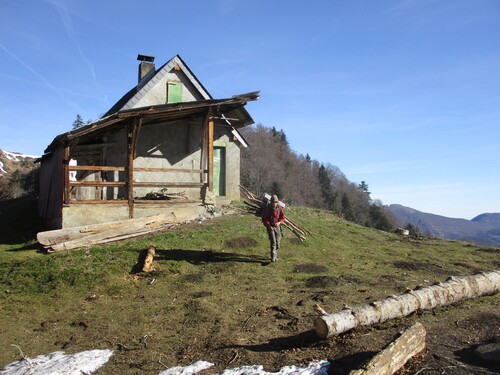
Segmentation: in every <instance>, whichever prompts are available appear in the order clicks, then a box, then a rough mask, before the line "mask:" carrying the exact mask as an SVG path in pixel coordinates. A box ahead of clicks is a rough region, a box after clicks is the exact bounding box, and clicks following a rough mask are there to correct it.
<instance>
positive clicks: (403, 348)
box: [349, 323, 426, 375]
mask: <svg viewBox="0 0 500 375" xmlns="http://www.w3.org/2000/svg"><path fill="white" fill-rule="evenodd" d="M425 334H426V332H425V328H424V326H423V325H422V324H420V323H415V324H414V325H413V326H411V327H410V328H408V329H407V330H406V331H404V332H403V333H402V334H401V336H399V337H398V338H397V339H396V340H395V341H393V342H391V343H390V344H389V345H388V346H387V347H386V348H385V349H384V350H382V351H381V352H380V353H378V354H377V355H376V356H375V357H373V358H372V359H371V360H370V361H369V362H368V363H367V364H365V365H364V366H363V367H362V368H361V369H359V370H354V371H351V372H350V374H349V375H391V374H394V373H395V372H396V371H398V370H399V369H400V368H401V367H403V365H404V364H405V363H406V362H407V361H408V360H409V359H410V358H412V357H413V356H414V355H416V354H418V353H420V352H421V351H422V350H424V349H425Z"/></svg>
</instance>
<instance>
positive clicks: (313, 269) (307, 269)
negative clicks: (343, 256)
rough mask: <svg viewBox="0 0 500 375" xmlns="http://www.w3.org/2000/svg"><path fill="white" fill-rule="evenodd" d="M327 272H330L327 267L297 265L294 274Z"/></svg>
mask: <svg viewBox="0 0 500 375" xmlns="http://www.w3.org/2000/svg"><path fill="white" fill-rule="evenodd" d="M326 271H328V268H327V267H325V266H322V265H320V264H315V263H303V264H297V265H296V266H295V267H294V268H293V272H298V273H324V272H326Z"/></svg>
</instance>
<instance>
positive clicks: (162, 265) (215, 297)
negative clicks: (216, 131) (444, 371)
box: [0, 208, 500, 374]
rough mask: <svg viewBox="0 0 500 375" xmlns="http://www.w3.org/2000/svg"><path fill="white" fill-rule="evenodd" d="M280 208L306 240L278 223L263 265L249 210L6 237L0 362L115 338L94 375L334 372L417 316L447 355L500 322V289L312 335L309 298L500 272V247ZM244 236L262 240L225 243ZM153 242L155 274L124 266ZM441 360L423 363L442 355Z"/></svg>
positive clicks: (432, 345) (370, 295)
mask: <svg viewBox="0 0 500 375" xmlns="http://www.w3.org/2000/svg"><path fill="white" fill-rule="evenodd" d="M288 214H289V215H290V217H291V218H292V219H293V220H294V221H296V222H298V223H300V224H301V225H303V226H304V227H307V228H309V229H310V230H311V231H312V232H313V234H314V237H310V238H308V240H307V241H306V242H304V243H297V242H296V241H295V240H294V238H293V236H292V235H291V234H290V233H289V232H288V233H285V238H284V240H283V246H282V247H283V248H282V250H281V251H280V254H279V261H278V263H276V264H270V265H264V264H265V262H267V260H268V257H269V255H268V253H269V251H268V241H267V235H266V233H265V230H264V228H263V227H262V226H261V224H260V222H259V220H258V219H257V218H256V217H253V216H250V215H243V216H241V215H228V216H223V217H220V218H217V219H213V220H209V221H206V222H204V223H203V224H196V225H190V226H186V227H181V228H179V229H177V230H172V231H169V232H165V233H162V234H159V235H157V236H154V237H150V238H145V239H140V240H137V241H130V242H127V243H118V244H113V245H109V246H102V247H92V248H89V249H82V250H77V251H72V252H68V253H61V254H51V255H44V254H41V253H37V252H36V251H35V250H33V246H31V245H30V243H27V244H22V243H17V244H12V243H4V244H0V301H1V302H0V303H1V305H0V318H1V319H0V332H2V340H1V343H0V366H1V365H4V364H7V363H10V362H11V361H13V360H16V359H19V352H18V350H17V349H16V348H15V347H13V346H11V344H15V345H18V346H19V347H20V348H22V350H23V352H24V354H25V355H26V356H28V357H34V356H36V355H39V354H45V353H49V352H53V351H56V350H64V351H66V352H77V351H81V350H87V349H95V348H102V349H104V348H110V349H114V350H115V355H114V356H113V357H112V359H111V361H110V362H109V363H108V364H107V365H106V366H105V367H104V368H103V369H102V370H101V371H99V374H116V373H144V374H158V373H159V372H160V371H162V370H164V369H165V367H164V365H165V366H176V365H181V364H189V363H191V362H193V361H196V360H200V359H204V360H209V361H212V362H214V363H215V364H216V366H215V367H214V368H213V370H214V371H215V370H220V369H223V368H226V367H237V366H242V365H249V364H262V365H264V367H265V369H267V370H276V369H278V368H280V367H281V366H283V365H291V364H300V363H303V362H307V361H309V360H311V359H329V360H331V361H334V363H335V366H336V368H337V369H339V370H338V371H339V373H341V372H342V371H343V370H342V368H343V366H344V365H345V363H347V362H349V361H348V360H347V359H354V360H358V359H359V358H355V357H356V355H357V354H356V355H354V354H355V353H359V352H364V353H366V352H374V351H378V350H380V349H382V348H383V347H384V346H385V345H386V344H387V343H388V342H389V341H390V340H392V339H393V338H394V336H395V335H396V334H397V332H398V331H399V330H400V329H401V328H404V327H407V326H409V325H410V324H411V323H413V322H415V321H417V320H418V321H420V322H422V323H423V324H424V326H425V327H426V328H427V329H428V330H429V336H428V346H429V350H430V351H431V352H432V353H433V354H435V353H437V354H439V353H441V354H439V355H441V357H443V358H448V357H447V356H448V355H451V354H450V353H449V351H450V350H452V349H450V348H451V347H456V348H463V347H464V345H465V344H464V343H466V342H468V343H469V344H468V345H471V344H474V343H478V342H480V341H481V340H484V339H487V338H488V337H491V335H493V334H495V333H496V332H495V329H496V330H497V329H498V325H499V323H500V318H499V314H498V307H497V306H498V305H499V302H500V298H499V296H498V295H496V296H492V297H484V298H480V299H477V300H474V301H468V302H466V303H463V304H461V305H458V306H453V307H445V308H440V309H438V312H437V313H436V314H432V313H424V314H415V315H413V316H410V317H407V318H403V319H397V320H395V321H392V322H387V323H384V324H380V325H377V326H376V327H362V328H359V329H357V330H355V331H354V332H352V333H348V334H346V335H343V336H341V337H339V338H334V339H330V340H323V341H322V340H318V339H316V338H315V335H314V332H312V331H311V329H312V328H313V326H312V321H313V318H314V313H313V309H312V306H313V305H314V304H316V303H320V304H321V306H322V307H323V308H325V310H327V311H331V312H334V311H337V310H340V309H341V308H342V306H343V304H348V305H351V306H352V305H356V304H362V303H366V302H369V301H374V300H378V299H381V298H384V297H386V296H387V295H390V294H397V293H401V292H403V291H404V290H405V289H406V288H408V287H409V288H413V287H415V286H417V285H419V284H420V285H426V284H431V283H433V282H436V281H443V280H445V279H446V277H447V276H449V275H468V274H471V273H473V272H475V271H477V270H491V269H498V268H500V258H499V256H498V255H499V250H498V249H486V248H479V247H475V246H470V245H468V244H464V243H461V242H453V241H441V240H431V239H421V240H410V239H403V238H401V237H399V236H397V235H393V234H389V233H384V232H380V231H376V230H372V229H367V228H363V227H360V226H357V225H355V224H352V223H348V222H346V221H343V220H341V219H339V218H337V217H336V216H334V215H331V214H329V213H326V212H323V211H319V210H311V209H299V208H297V209H289V210H288ZM241 237H245V238H253V239H255V240H256V243H255V245H254V246H250V247H229V246H228V244H227V243H228V241H230V240H234V239H235V238H241ZM11 242H12V241H11ZM235 242H236V243H237V242H238V241H235ZM151 243H153V244H155V245H156V246H157V254H156V257H155V262H156V266H157V271H156V272H155V273H154V274H152V275H141V274H132V273H131V271H132V270H133V269H134V266H135V265H136V263H137V260H138V255H139V252H140V251H141V250H143V249H145V248H146V247H147V245H149V244H151ZM471 327H473V328H471ZM474 327H475V328H474ZM492 327H493V328H492ZM494 327H497V328H494ZM443 343H444V344H443ZM445 350H448V352H446V351H445ZM447 353H448V354H447ZM445 354H446V355H445ZM353 355H354V356H353ZM436 358H438V359H439V356H438V357H436V356H434V357H430V356H427V357H426V359H424V360H425V361H427V362H425V363H428V362H429V361H431V362H432V361H434V362H432V363H431V364H430V365H429V364H427V365H428V366H435V367H439V366H442V367H445V366H446V365H448V366H449V363H448V364H446V363H445V362H444V363H435V362H436V361H438V360H436ZM438 362H439V361H438ZM429 363H430V362H429ZM457 369H458V370H460V368H459V367H457ZM456 373H459V372H456ZM464 373H465V372H464Z"/></svg>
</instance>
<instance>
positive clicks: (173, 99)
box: [167, 81, 182, 104]
mask: <svg viewBox="0 0 500 375" xmlns="http://www.w3.org/2000/svg"><path fill="white" fill-rule="evenodd" d="M180 102H182V82H177V81H169V82H167V104H170V103H180Z"/></svg>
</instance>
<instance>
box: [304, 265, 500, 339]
mask: <svg viewBox="0 0 500 375" xmlns="http://www.w3.org/2000/svg"><path fill="white" fill-rule="evenodd" d="M499 290H500V271H492V272H481V273H478V274H476V275H473V276H465V277H450V278H448V280H446V281H445V282H444V283H438V284H435V285H432V286H429V287H425V288H421V289H416V290H411V291H408V292H406V293H404V294H401V295H399V296H391V297H388V298H386V299H384V300H381V301H376V302H373V303H371V304H367V305H363V306H359V307H354V308H348V309H345V310H342V311H340V312H338V313H334V314H322V315H320V316H318V317H317V318H316V319H315V321H314V328H315V330H316V333H317V335H318V336H319V337H321V338H327V337H330V336H335V335H339V334H340V333H343V332H346V331H349V330H351V329H353V328H355V327H357V326H362V325H370V324H375V323H382V322H385V321H387V320H390V319H394V318H398V317H402V316H407V315H409V314H411V313H413V312H415V311H417V310H431V309H433V308H435V307H439V306H446V305H450V304H452V303H457V302H462V301H464V300H466V299H471V298H476V297H480V296H484V295H492V294H495V293H497V292H498V291H499Z"/></svg>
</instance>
